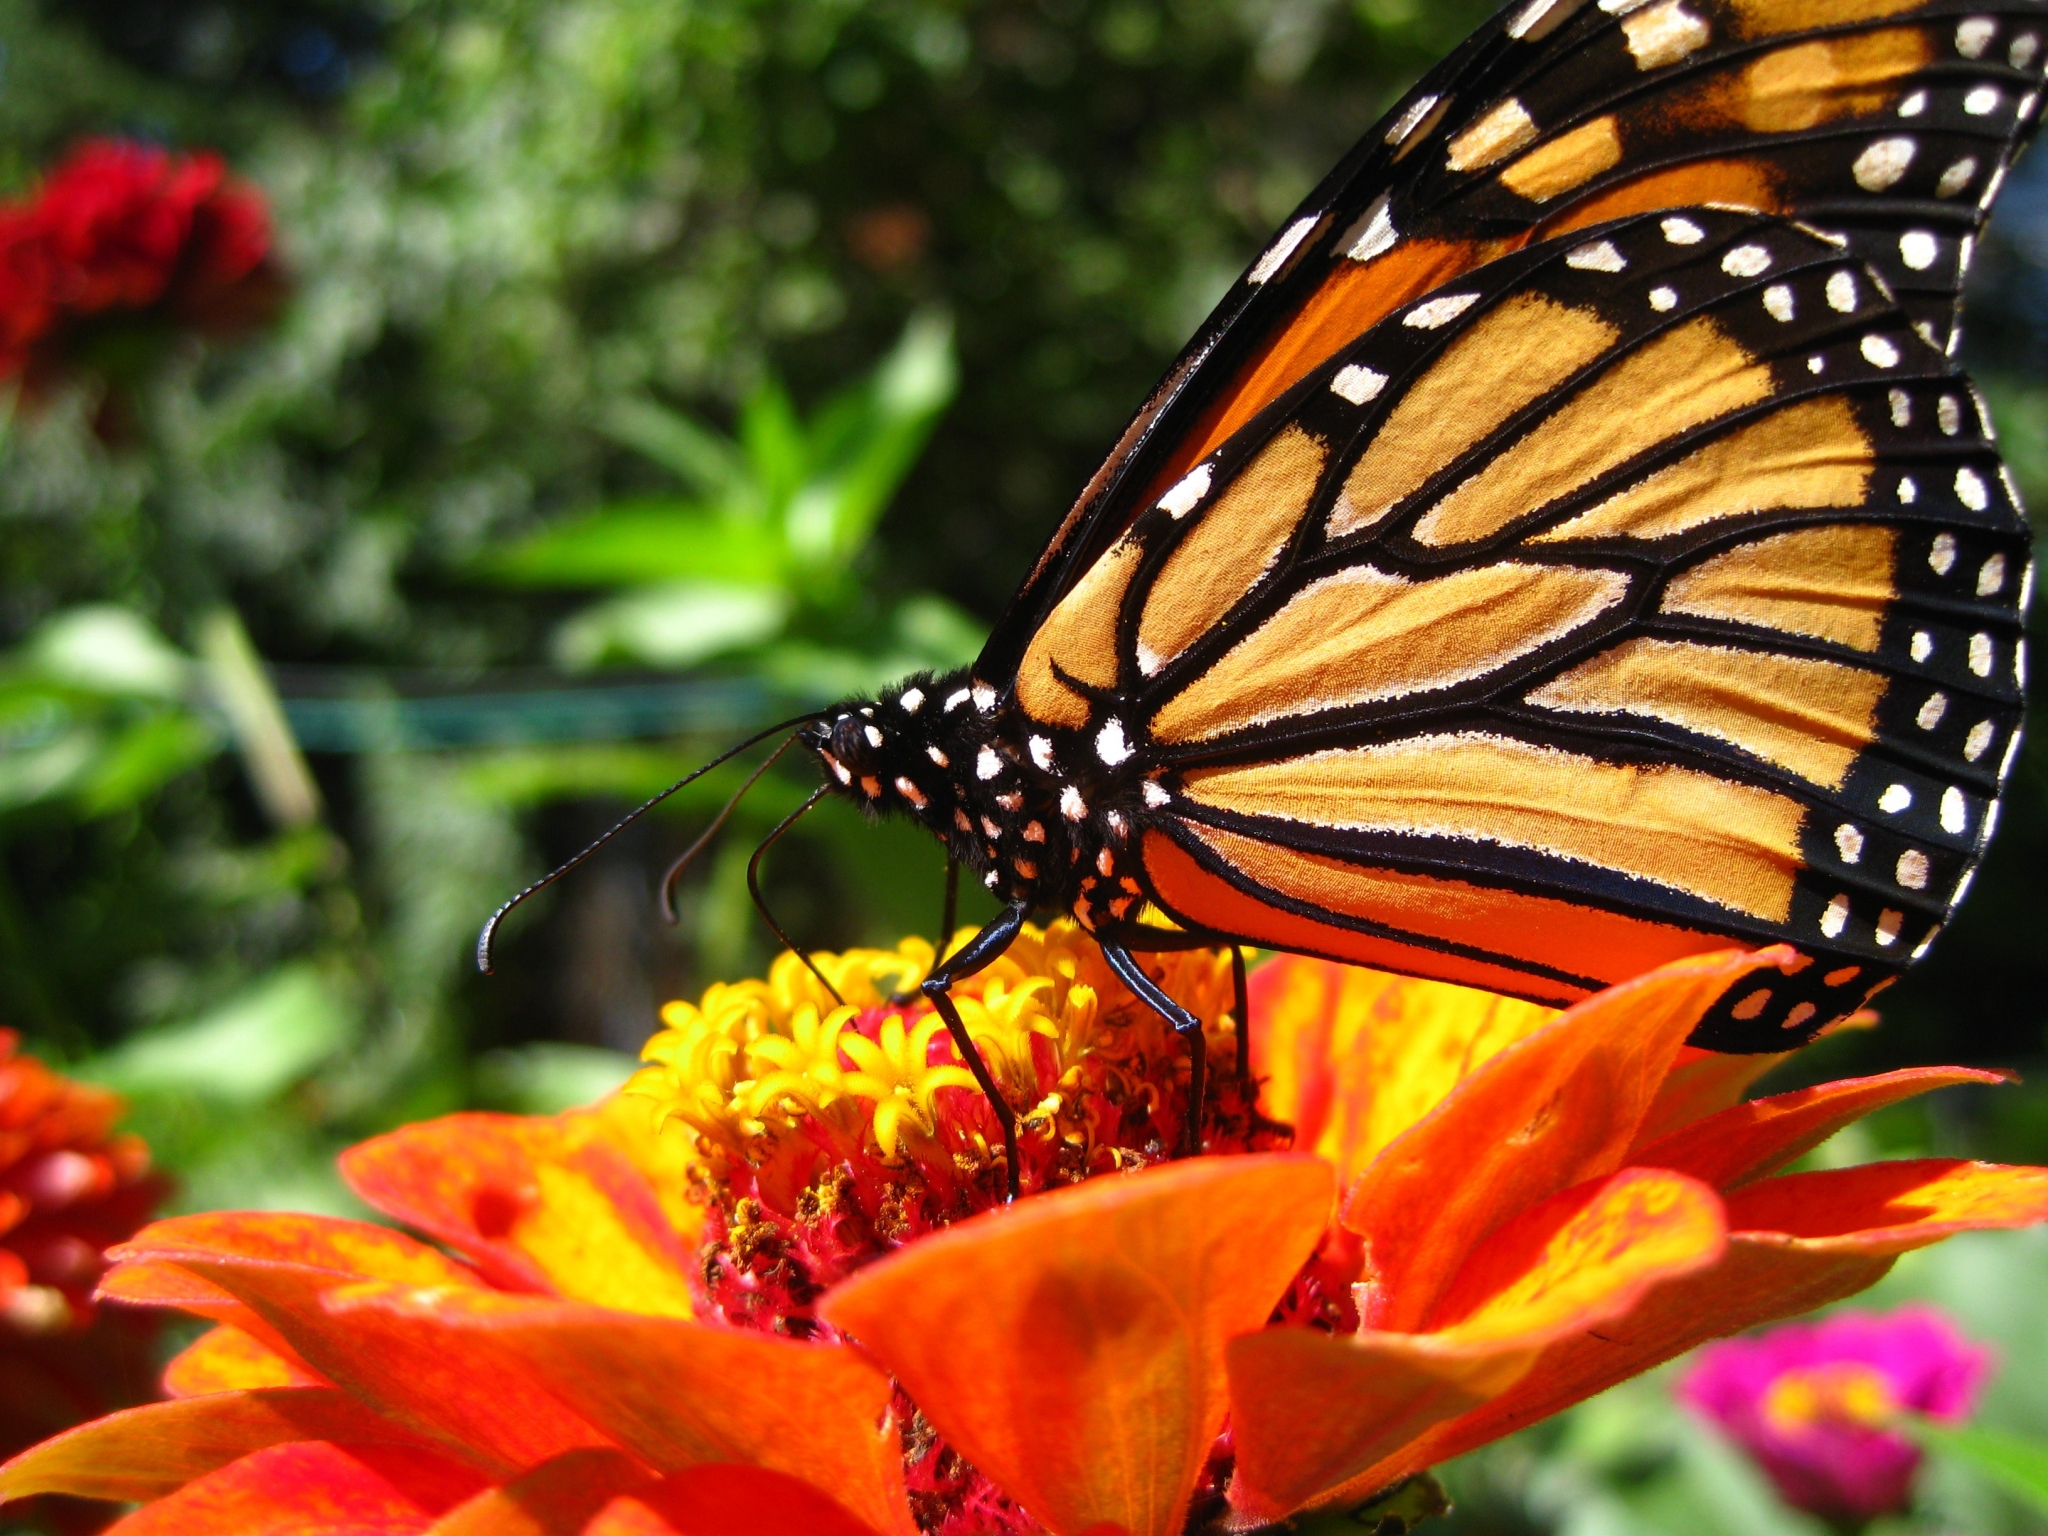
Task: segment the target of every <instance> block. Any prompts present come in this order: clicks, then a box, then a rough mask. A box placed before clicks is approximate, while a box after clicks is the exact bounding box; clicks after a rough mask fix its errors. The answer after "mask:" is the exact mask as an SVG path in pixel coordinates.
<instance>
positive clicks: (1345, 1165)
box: [1251, 955, 1557, 1185]
mask: <svg viewBox="0 0 2048 1536" xmlns="http://www.w3.org/2000/svg"><path fill="white" fill-rule="evenodd" d="M1251 1006H1252V1018H1253V1019H1254V1020H1256V1021H1257V1023H1256V1027H1255V1028H1254V1030H1253V1034H1252V1066H1253V1072H1254V1075H1256V1076H1257V1077H1259V1078H1260V1079H1261V1080H1262V1081H1261V1084H1260V1088H1259V1107H1260V1108H1261V1109H1262V1110H1263V1111H1264V1112H1265V1113H1266V1114H1267V1115H1269V1116H1270V1117H1271V1118H1273V1119H1275V1120H1278V1121H1280V1122H1281V1123H1282V1124H1284V1125H1291V1126H1293V1127H1294V1145H1295V1147H1296V1149H1297V1150H1299V1151H1303V1152H1313V1153H1315V1154H1316V1155H1317V1156H1318V1157H1320V1158H1322V1159H1323V1160H1324V1161H1325V1162H1327V1163H1329V1164H1330V1165H1331V1166H1333V1167H1334V1168H1336V1170H1337V1179H1338V1183H1339V1184H1340V1185H1343V1184H1349V1183H1350V1182H1351V1180H1352V1179H1353V1178H1355V1177H1356V1176H1357V1175H1358V1174H1359V1173H1361V1172H1363V1171H1364V1169H1365V1166H1366V1165H1367V1164H1368V1163H1370V1162H1371V1161H1372V1159H1373V1158H1375V1157H1376V1156H1378V1155H1379V1153H1380V1151H1381V1150H1382V1149H1383V1148H1384V1147H1385V1146H1386V1145H1387V1143H1388V1142H1390V1141H1392V1140H1393V1139H1394V1138H1395V1137H1396V1136H1398V1135H1400V1134H1401V1132H1403V1131H1405V1130H1406V1129H1407V1128H1408V1127H1409V1126H1411V1125H1413V1124H1414V1123H1415V1122H1416V1121H1417V1120H1420V1119H1421V1118H1422V1117H1423V1116H1424V1115H1426V1114H1427V1113H1429V1111H1430V1110H1431V1109H1433V1108H1435V1107H1436V1105H1437V1104H1438V1103H1439V1102H1440V1101H1441V1100H1442V1099H1443V1097H1444V1095H1445V1094H1447V1093H1449V1092H1450V1091H1451V1089H1452V1088H1454V1087H1456V1086H1457V1084H1458V1081H1459V1080H1460V1079H1461V1078H1463V1077H1464V1076H1465V1074H1466V1073H1468V1072H1470V1071H1471V1070H1472V1069H1473V1068H1475V1067H1477V1066H1478V1065H1479V1064H1480V1063H1481V1062H1483V1061H1485V1060H1486V1059H1487V1058H1488V1057H1490V1056H1492V1055H1493V1054H1494V1053H1495V1052H1497V1051H1499V1050H1500V1049H1501V1048H1502V1047H1504V1046H1507V1045H1509V1044H1512V1043H1513V1042H1514V1041H1516V1040H1519V1039H1520V1038H1522V1036H1524V1035H1527V1034H1532V1033H1534V1032H1535V1031H1536V1030H1538V1029H1540V1028H1541V1027H1542V1026H1543V1025H1544V1024H1546V1023H1548V1022H1549V1021H1550V1020H1552V1019H1554V1018H1556V1017H1557V1011H1556V1010H1555V1009H1552V1008H1544V1007H1540V1006H1538V1005H1537V1004H1535V1003H1524V1002H1518V1001H1516V1000H1514V999H1512V998H1505V997H1496V996H1494V995H1493V994H1492V993H1491V992H1475V991H1473V990H1472V989H1470V988H1469V987H1454V986H1451V985H1449V984H1448V983H1446V982H1440V981H1419V980H1416V979H1415V978H1413V977H1408V976H1389V975H1386V974H1385V973H1383V972H1380V971H1369V970H1366V969H1364V968H1363V967H1361V966H1356V965H1338V964H1336V963H1335V962H1333V961H1329V960H1310V959H1304V958H1301V957H1298V956H1293V955H1283V956H1280V957H1279V958H1277V959H1275V960H1271V961H1269V962H1267V963H1266V964H1265V965H1262V966H1260V967H1259V968H1258V969H1257V970H1256V971H1254V972H1252V975H1251Z"/></svg>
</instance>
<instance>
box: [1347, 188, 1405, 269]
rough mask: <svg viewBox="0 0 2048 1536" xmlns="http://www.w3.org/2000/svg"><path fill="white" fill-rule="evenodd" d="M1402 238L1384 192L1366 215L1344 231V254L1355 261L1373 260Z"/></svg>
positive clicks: (1375, 200) (1389, 249)
mask: <svg viewBox="0 0 2048 1536" xmlns="http://www.w3.org/2000/svg"><path fill="white" fill-rule="evenodd" d="M1400 239H1401V234H1400V231H1399V230H1397V229H1395V228H1394V215H1393V213H1392V212H1391V210H1390V209H1389V208H1388V206H1387V195H1386V193H1384V192H1382V193H1381V194H1380V195H1379V196H1378V197H1377V198H1376V199H1374V201H1373V205H1372V207H1371V208H1369V209H1367V210H1366V212H1365V214H1364V216H1363V217H1361V218H1360V219H1359V221H1358V222H1357V223H1356V224H1354V225H1352V226H1351V228H1350V229H1348V230H1346V231H1345V232H1344V244H1345V247H1346V249H1345V251H1344V254H1345V255H1346V256H1349V257H1350V258H1351V259H1352V260H1353V261H1371V260H1372V259H1373V258H1374V257H1375V256H1384V255H1385V254H1386V253H1387V252H1388V251H1391V250H1392V249H1393V248H1394V247H1395V245H1396V244H1398V243H1399V241H1400Z"/></svg>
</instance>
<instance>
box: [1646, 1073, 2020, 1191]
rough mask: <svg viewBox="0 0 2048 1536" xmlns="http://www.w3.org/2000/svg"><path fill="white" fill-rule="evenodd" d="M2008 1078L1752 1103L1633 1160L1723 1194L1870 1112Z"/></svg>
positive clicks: (1927, 1079) (1902, 1082)
mask: <svg viewBox="0 0 2048 1536" xmlns="http://www.w3.org/2000/svg"><path fill="white" fill-rule="evenodd" d="M2011 1080H2012V1074H2011V1073H2008V1072H1979V1071H1974V1070H1972V1069H1971V1068H1969V1067H1911V1068H1908V1069H1907V1070H1905V1071H1903V1072H1887V1073H1885V1074H1884V1075H1883V1076H1882V1077H1857V1078H1849V1079H1847V1080H1845V1081H1843V1082H1839V1083H1823V1084H1821V1085H1820V1086H1819V1087H1817V1088H1804V1089H1801V1090H1800V1091H1799V1092H1797V1093H1781V1094H1779V1095H1777V1096H1776V1097H1775V1098H1769V1099H1752V1100H1750V1101H1749V1102H1748V1103H1746V1104H1737V1105H1735V1106H1734V1107H1733V1108H1731V1109H1724V1110H1722V1111H1721V1112H1720V1113H1719V1114H1717V1115H1710V1116H1708V1117H1707V1118H1706V1119H1704V1120H1699V1121H1695V1122H1694V1123H1693V1124H1691V1125H1688V1126H1686V1127H1684V1128H1683V1129H1682V1130H1678V1131H1674V1132H1673V1133H1672V1134H1671V1135H1669V1136H1666V1137H1664V1138H1662V1139H1661V1140H1659V1141H1653V1142H1651V1143H1650V1145H1648V1146H1647V1147H1644V1148H1643V1149H1642V1150H1641V1151H1640V1152H1639V1153H1637V1154H1636V1157H1635V1160H1636V1161H1637V1162H1640V1163H1642V1164H1644V1165H1645V1166H1647V1167H1651V1168H1672V1169H1676V1170H1677V1171H1678V1172H1680V1173H1689V1174H1691V1175H1692V1176H1693V1177H1694V1178H1696V1179H1703V1180H1705V1181H1706V1182H1707V1183H1709V1184H1711V1185H1713V1186H1714V1187H1715V1188H1716V1189H1728V1188H1731V1187H1733V1186H1734V1185H1737V1184H1742V1183H1746V1182H1748V1181H1749V1180H1751V1179H1756V1178H1761V1177H1762V1176H1763V1175H1764V1174H1767V1173H1770V1172H1772V1171H1774V1170H1776V1169H1779V1168H1782V1167H1784V1166H1785V1165H1786V1164H1787V1163H1789V1162H1791V1161H1792V1160H1793V1159H1795V1158H1797V1157H1799V1156H1801V1155H1802V1154H1804V1153H1807V1152H1810V1151H1812V1150H1813V1149H1814V1148H1815V1147H1817V1146H1819V1145H1820V1144H1821V1143H1822V1142H1824V1141H1826V1140H1827V1139H1828V1138H1829V1137H1830V1136H1832V1135H1834V1134H1835V1132H1837V1131H1839V1130H1840V1129H1841V1128H1842V1127H1843V1126H1845V1125H1850V1124H1853V1123H1854V1122H1856V1121H1858V1120H1861V1119H1862V1118H1863V1117H1864V1116H1865V1115H1867V1114H1870V1113H1871V1112H1872V1111H1873V1110H1879V1109H1882V1108H1884V1106H1885V1105H1887V1104H1896V1103H1898V1102H1899V1100H1901V1099H1910V1098H1913V1097H1914V1096H1915V1095H1918V1094H1922V1093H1931V1092H1932V1091H1933V1090H1935V1089H1936V1088H1948V1087H1952V1086H1954V1085H1955V1084H1957V1083H2004V1082H2010V1081H2011Z"/></svg>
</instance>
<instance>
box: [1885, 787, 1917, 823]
mask: <svg viewBox="0 0 2048 1536" xmlns="http://www.w3.org/2000/svg"><path fill="white" fill-rule="evenodd" d="M1877 808H1878V809H1879V810H1880V811H1883V812H1884V813H1885V815H1887V816H1898V815H1901V814H1903V813H1904V812H1906V811H1910V810H1911V809H1913V791H1911V790H1910V789H1908V788H1906V786H1905V785H1903V784H1887V785H1886V786H1885V787H1884V793H1883V794H1881V795H1879V796H1878V797H1877Z"/></svg>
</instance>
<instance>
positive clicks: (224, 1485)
mask: <svg viewBox="0 0 2048 1536" xmlns="http://www.w3.org/2000/svg"><path fill="white" fill-rule="evenodd" d="M478 1482H479V1479H478V1477H477V1475H476V1474H475V1473H474V1472H472V1471H470V1470H469V1469H468V1468H466V1467H460V1466H457V1465H456V1464H455V1463H453V1462H450V1461H445V1460H443V1459H442V1458H440V1457H438V1456H434V1455H431V1454H429V1453H427V1452H424V1451H416V1450H406V1449H403V1448H399V1447H392V1446H374V1445H332V1444H329V1443H327V1442H326V1441H321V1440H310V1441H305V1442H302V1443H300V1444H297V1445H278V1446H272V1447H271V1448H270V1449H269V1450H264V1451H257V1452H256V1453H255V1454H253V1455H250V1456H245V1457H243V1458H242V1459H241V1460H240V1461H237V1462H235V1463H233V1464H232V1465H230V1466H226V1467H223V1468H221V1469H220V1470H219V1471H218V1472H213V1473H209V1474H208V1475H207V1476H205V1477H202V1478H200V1479H198V1480H197V1481H196V1482H192V1483H188V1484H186V1485H185V1486H184V1487H183V1488H181V1489H179V1490H178V1491H177V1492H176V1493H173V1494H171V1495H169V1496H168V1497H166V1498H162V1499H158V1500H157V1501H156V1502H155V1503H153V1504H145V1505H143V1506H142V1508H140V1509H138V1510H137V1511H135V1513H134V1514H132V1515H129V1516H128V1517H127V1518H126V1519H124V1520H121V1521H118V1522H117V1523H116V1524H114V1525H112V1526H110V1527H109V1528H108V1531H107V1536H310V1533H316V1532H325V1533H329V1536H418V1533H421V1532H424V1531H425V1530H426V1529H427V1528H428V1526H429V1525H430V1524H431V1522H432V1521H433V1519H434V1517H435V1516H436V1515H439V1514H440V1513H441V1512H442V1511H444V1510H446V1509H447V1508H449V1507H450V1506H451V1505H453V1504H455V1503H457V1502H458V1501H459V1500H462V1499H466V1498H468V1497H469V1496H470V1495H471V1494H472V1493H474V1492H475V1491H476V1488H477V1485H478Z"/></svg>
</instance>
